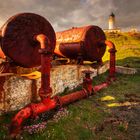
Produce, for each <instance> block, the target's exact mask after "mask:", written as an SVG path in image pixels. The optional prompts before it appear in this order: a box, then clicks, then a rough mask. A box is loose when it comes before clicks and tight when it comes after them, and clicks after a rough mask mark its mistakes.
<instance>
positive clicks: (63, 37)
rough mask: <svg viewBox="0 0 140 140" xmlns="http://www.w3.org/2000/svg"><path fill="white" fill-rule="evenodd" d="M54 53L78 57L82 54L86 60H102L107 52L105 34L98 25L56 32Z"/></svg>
mask: <svg viewBox="0 0 140 140" xmlns="http://www.w3.org/2000/svg"><path fill="white" fill-rule="evenodd" d="M56 39H57V43H56V47H55V50H54V53H55V54H56V55H58V56H61V57H67V58H70V59H77V57H78V56H82V58H83V60H86V61H100V60H101V58H102V56H103V55H104V53H105V49H106V45H105V44H103V43H100V42H104V41H105V40H106V37H105V34H104V32H103V30H102V29H101V28H99V27H98V26H93V25H90V26H84V27H73V28H72V29H69V30H66V31H62V32H57V33H56Z"/></svg>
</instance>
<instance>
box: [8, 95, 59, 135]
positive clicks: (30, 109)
mask: <svg viewBox="0 0 140 140" xmlns="http://www.w3.org/2000/svg"><path fill="white" fill-rule="evenodd" d="M56 106H57V102H56V101H55V100H54V99H50V98H49V97H48V98H45V99H44V100H42V102H40V103H37V104H34V103H32V104H30V105H28V106H27V107H25V108H23V109H21V110H20V111H19V112H18V113H17V114H16V115H15V117H14V118H13V119H12V123H11V126H10V134H11V137H15V136H16V135H17V134H18V132H19V131H20V128H21V124H22V122H23V121H24V120H26V119H27V118H29V117H31V116H36V115H38V114H40V113H43V112H45V111H49V110H51V109H53V108H55V107H56Z"/></svg>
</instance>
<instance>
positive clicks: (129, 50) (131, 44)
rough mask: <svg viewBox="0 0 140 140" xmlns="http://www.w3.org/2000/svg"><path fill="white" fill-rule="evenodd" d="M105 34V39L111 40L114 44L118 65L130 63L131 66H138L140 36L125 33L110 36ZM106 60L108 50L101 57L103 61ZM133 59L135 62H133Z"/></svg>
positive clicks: (139, 61)
mask: <svg viewBox="0 0 140 140" xmlns="http://www.w3.org/2000/svg"><path fill="white" fill-rule="evenodd" d="M106 36H107V39H108V40H110V41H112V42H113V43H114V44H115V46H116V49H117V53H116V59H117V60H118V61H117V64H118V65H126V64H128V65H129V63H130V66H133V65H134V66H133V67H140V60H139V58H140V38H137V37H135V36H130V35H129V34H127V33H122V34H120V35H119V36H116V37H110V36H109V35H108V34H107V35H106ZM134 59H135V60H134ZM106 60H109V53H108V51H106V52H105V55H104V57H103V61H106ZM126 61H127V62H126ZM133 61H135V62H136V63H133ZM137 64H138V65H137Z"/></svg>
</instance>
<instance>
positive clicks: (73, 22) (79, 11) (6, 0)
mask: <svg viewBox="0 0 140 140" xmlns="http://www.w3.org/2000/svg"><path fill="white" fill-rule="evenodd" d="M139 5H140V4H139V0H3V1H1V4H0V13H1V14H0V26H2V24H3V23H4V22H5V21H6V20H7V19H8V18H9V17H10V16H12V15H14V14H17V13H21V12H34V13H37V14H40V15H42V16H44V17H45V18H47V19H48V20H49V21H50V23H51V24H52V26H53V27H54V29H55V30H56V31H58V30H63V29H66V28H70V27H73V26H82V25H89V24H93V25H98V26H100V27H102V28H108V16H109V14H110V13H111V12H112V11H113V12H114V13H115V15H116V22H117V26H119V27H121V28H127V27H131V26H135V27H138V28H139V27H140V25H139V23H140V19H139V16H140V10H139Z"/></svg>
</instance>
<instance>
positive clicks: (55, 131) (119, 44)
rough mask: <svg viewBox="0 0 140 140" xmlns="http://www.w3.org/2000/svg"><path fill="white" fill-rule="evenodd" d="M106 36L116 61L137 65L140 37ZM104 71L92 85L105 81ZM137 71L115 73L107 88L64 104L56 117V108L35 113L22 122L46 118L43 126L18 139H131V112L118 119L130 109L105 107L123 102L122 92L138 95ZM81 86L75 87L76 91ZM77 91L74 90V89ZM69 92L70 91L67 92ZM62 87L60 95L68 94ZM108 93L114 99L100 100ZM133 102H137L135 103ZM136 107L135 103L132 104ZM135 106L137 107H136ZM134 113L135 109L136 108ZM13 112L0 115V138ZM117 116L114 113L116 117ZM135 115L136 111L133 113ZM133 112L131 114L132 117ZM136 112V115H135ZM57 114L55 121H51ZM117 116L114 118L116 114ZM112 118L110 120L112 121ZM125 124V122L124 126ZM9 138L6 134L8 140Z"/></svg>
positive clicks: (124, 35) (133, 119)
mask: <svg viewBox="0 0 140 140" xmlns="http://www.w3.org/2000/svg"><path fill="white" fill-rule="evenodd" d="M107 38H108V39H109V40H111V41H113V42H114V43H115V45H116V48H117V64H118V65H123V66H130V67H138V68H140V60H139V58H140V40H139V39H137V38H136V37H133V36H129V35H128V34H121V35H120V36H119V37H117V38H113V37H109V35H107ZM108 55H109V53H107V52H106V53H105V56H104V58H103V59H104V61H106V60H108V58H109V56H108ZM107 75H108V74H107V73H104V74H102V75H99V76H98V77H95V78H94V79H93V85H97V84H99V83H101V82H103V81H105V79H106V77H107ZM139 87H140V74H134V75H122V74H117V80H116V81H115V82H113V83H112V84H111V86H109V87H108V88H105V89H103V90H101V91H99V92H98V93H97V94H96V95H93V96H90V97H88V99H83V100H80V101H78V102H75V103H73V104H70V105H69V106H66V107H65V110H66V111H67V112H68V113H67V115H65V112H66V111H62V113H61V114H60V116H58V112H59V110H55V111H52V112H50V114H51V115H50V114H47V115H48V116H52V117H49V119H47V118H48V116H47V115H46V114H43V115H44V116H45V115H46V116H47V117H43V115H40V116H39V120H37V121H33V120H29V122H26V123H25V124H24V125H29V124H30V125H31V124H36V123H38V122H41V121H42V120H41V119H42V118H43V121H47V125H46V127H45V128H44V129H43V130H41V131H38V132H36V133H34V134H29V133H27V132H23V133H22V135H21V136H19V137H18V139H23V140H47V139H48V140H94V139H95V140H133V139H134V138H135V131H136V130H137V128H135V126H136V124H135V126H133V121H134V122H135V121H136V120H138V119H136V120H135V118H131V119H130V121H129V119H128V118H129V117H130V116H131V115H132V114H128V116H127V115H126V117H125V118H120V117H122V116H123V115H120V116H119V114H121V113H122V112H123V113H124V112H125V113H131V112H133V111H134V110H131V109H133V108H134V107H133V106H130V107H131V108H129V112H127V111H126V110H127V109H128V108H125V110H123V108H122V107H117V106H114V107H109V106H107V105H109V104H116V103H122V104H123V103H124V102H126V101H127V99H128V98H126V95H131V94H132V95H135V96H136V97H137V96H139V89H140V88H139ZM80 89H81V87H78V90H80ZM76 90H77V89H76ZM71 92H72V91H71ZM68 93H69V90H68V89H66V90H65V92H64V93H63V95H65V94H68ZM106 96H110V97H113V99H114V100H108V101H101V99H102V98H103V97H106ZM136 103H137V102H136ZM136 107H137V106H136ZM137 108H138V107H137ZM137 112H138V111H137ZM13 114H15V112H13V113H10V114H5V115H3V116H1V117H0V140H4V139H6V137H7V136H8V125H9V124H10V122H11V118H12V116H13ZM117 115H118V116H117ZM135 115H136V114H135ZM135 115H132V116H134V117H135ZM139 115H140V114H139ZM54 116H57V121H55V120H54ZM116 116H117V117H116ZM109 120H111V121H109ZM112 120H113V121H112ZM106 122H107V123H106ZM128 123H129V125H128ZM9 139H10V138H9V137H8V140H9Z"/></svg>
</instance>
